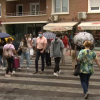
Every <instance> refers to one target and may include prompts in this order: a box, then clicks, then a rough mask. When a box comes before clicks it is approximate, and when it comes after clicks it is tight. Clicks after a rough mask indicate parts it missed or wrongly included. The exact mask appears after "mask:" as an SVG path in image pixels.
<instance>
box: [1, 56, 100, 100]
mask: <svg viewBox="0 0 100 100" xmlns="http://www.w3.org/2000/svg"><path fill="white" fill-rule="evenodd" d="M67 59H68V60H67V61H66V64H65V65H61V64H60V68H61V71H62V72H61V74H59V76H58V77H55V76H53V71H54V61H52V66H51V67H48V68H47V67H46V68H45V71H44V74H39V73H38V74H33V72H35V63H34V62H35V59H33V60H32V65H31V66H30V68H29V69H28V70H27V69H26V68H27V65H26V63H25V62H24V64H23V67H22V69H21V70H16V73H15V74H14V75H13V76H12V77H10V78H5V76H4V74H5V71H2V70H0V100H78V99H79V100H80V99H81V100H84V99H83V96H84V95H83V90H82V87H81V84H80V80H79V77H75V76H73V73H72V71H73V69H72V64H71V58H70V57H68V58H67ZM94 67H95V69H94V70H95V73H94V74H93V75H92V76H91V78H90V86H89V94H90V98H91V100H92V99H93V98H97V97H99V96H100V77H99V76H100V72H99V71H100V68H98V66H97V65H96V64H94ZM39 71H41V62H40V61H39ZM8 98H11V99H8ZM75 98H76V99H75ZM93 100H94V99H93ZM96 100H100V99H96Z"/></svg>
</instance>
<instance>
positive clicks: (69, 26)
mask: <svg viewBox="0 0 100 100" xmlns="http://www.w3.org/2000/svg"><path fill="white" fill-rule="evenodd" d="M76 24H77V22H62V23H49V24H47V25H45V26H44V27H43V29H44V30H48V31H50V30H51V29H52V28H53V27H56V26H63V27H65V28H66V29H67V30H72V29H73V26H74V25H76Z"/></svg>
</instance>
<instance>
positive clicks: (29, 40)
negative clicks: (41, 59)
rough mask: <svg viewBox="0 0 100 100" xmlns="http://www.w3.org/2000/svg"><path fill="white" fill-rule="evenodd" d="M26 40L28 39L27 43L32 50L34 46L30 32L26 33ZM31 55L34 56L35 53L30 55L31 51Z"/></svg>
mask: <svg viewBox="0 0 100 100" xmlns="http://www.w3.org/2000/svg"><path fill="white" fill-rule="evenodd" d="M26 40H27V45H28V48H29V51H30V50H31V49H33V48H32V39H31V38H30V35H29V34H27V35H26ZM29 56H33V55H30V52H29ZM30 63H31V61H30Z"/></svg>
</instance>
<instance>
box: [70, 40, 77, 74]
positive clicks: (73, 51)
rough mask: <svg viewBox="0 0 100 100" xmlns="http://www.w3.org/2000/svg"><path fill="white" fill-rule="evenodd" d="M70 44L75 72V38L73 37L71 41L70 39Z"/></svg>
mask: <svg viewBox="0 0 100 100" xmlns="http://www.w3.org/2000/svg"><path fill="white" fill-rule="evenodd" d="M70 46H71V58H72V67H73V73H74V71H75V65H76V58H77V56H76V54H75V44H74V40H73V39H71V41H70Z"/></svg>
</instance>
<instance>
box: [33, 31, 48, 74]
mask: <svg viewBox="0 0 100 100" xmlns="http://www.w3.org/2000/svg"><path fill="white" fill-rule="evenodd" d="M46 45H47V39H46V38H45V37H44V36H43V32H42V31H40V32H39V34H38V37H37V39H36V59H35V68H36V71H35V73H34V74H37V73H38V60H39V57H40V56H41V61H42V68H41V72H40V74H43V73H44V58H45V48H46Z"/></svg>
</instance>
